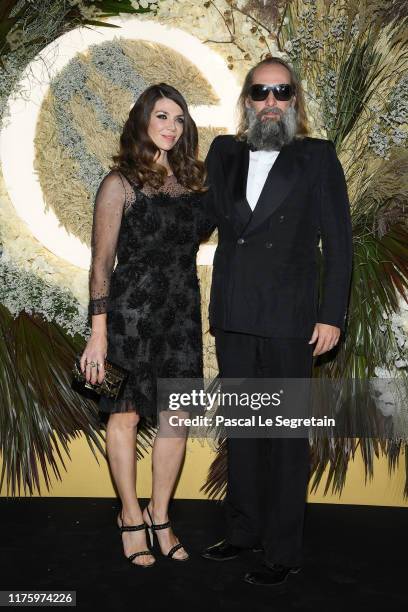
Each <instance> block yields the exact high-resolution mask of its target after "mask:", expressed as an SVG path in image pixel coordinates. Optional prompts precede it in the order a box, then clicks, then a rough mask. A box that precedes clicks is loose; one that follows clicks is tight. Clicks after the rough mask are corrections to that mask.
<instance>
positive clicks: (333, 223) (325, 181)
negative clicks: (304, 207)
mask: <svg viewBox="0 0 408 612" xmlns="http://www.w3.org/2000/svg"><path fill="white" fill-rule="evenodd" d="M325 148H326V151H325V153H324V154H323V167H322V174H321V177H322V178H321V181H320V190H319V191H320V194H319V195H320V208H319V211H320V235H321V240H322V254H323V278H322V281H323V282H322V296H321V299H320V304H319V310H318V317H317V322H318V323H326V324H328V325H335V326H336V327H339V328H340V329H341V330H343V331H344V329H345V324H346V317H347V305H348V299H349V290H350V280H351V271H352V253H353V244H352V226H351V216H350V202H349V198H348V193H347V185H346V180H345V177H344V172H343V168H342V166H341V164H340V161H339V159H338V157H337V154H336V149H335V147H334V144H333V142H331V141H328V142H327V146H326V147H325Z"/></svg>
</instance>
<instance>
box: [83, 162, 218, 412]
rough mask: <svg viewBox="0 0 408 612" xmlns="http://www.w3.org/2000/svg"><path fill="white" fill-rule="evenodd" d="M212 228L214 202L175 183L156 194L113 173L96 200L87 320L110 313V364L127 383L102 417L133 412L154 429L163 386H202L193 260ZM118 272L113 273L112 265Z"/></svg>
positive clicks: (106, 403) (105, 401)
mask: <svg viewBox="0 0 408 612" xmlns="http://www.w3.org/2000/svg"><path fill="white" fill-rule="evenodd" d="M214 227H215V220H214V218H213V215H212V213H211V208H210V198H209V194H206V195H205V194H197V193H195V192H191V191H187V190H186V189H185V188H184V187H183V186H182V185H180V184H179V183H178V181H177V179H176V177H175V176H174V175H172V176H169V177H167V180H166V181H165V184H164V185H163V186H162V187H161V188H160V189H158V190H154V189H152V188H150V187H147V186H145V187H144V188H143V189H139V188H137V187H136V186H135V185H134V184H133V183H132V182H131V181H130V180H128V179H127V178H126V177H125V176H123V175H122V174H121V173H119V172H116V171H112V172H110V173H109V174H108V175H107V176H106V177H105V178H104V179H103V181H102V182H101V185H100V187H99V189H98V193H97V195H96V198H95V208H94V217H93V227H92V240H91V247H92V259H91V266H90V271H89V297H90V300H89V312H90V314H100V313H104V312H106V313H107V332H108V353H107V358H108V359H110V360H111V361H112V362H113V363H116V364H118V365H122V367H124V368H126V369H127V370H129V372H130V375H129V379H128V382H127V384H126V387H125V389H124V392H123V394H122V396H121V398H120V399H119V400H116V401H115V400H112V399H110V398H106V397H101V398H100V401H99V409H100V410H101V411H103V412H109V413H110V412H125V411H136V412H137V413H138V414H140V415H141V416H144V417H146V418H147V419H148V420H150V421H151V422H152V423H153V424H156V423H157V404H156V398H157V396H156V387H157V379H158V378H177V377H179V378H201V377H202V366H203V364H202V335H201V311H200V301H201V300H200V291H199V284H198V278H197V269H196V256H197V251H198V248H199V245H200V242H201V241H202V240H203V239H205V238H207V237H208V236H209V234H210V233H211V232H212V230H213V229H214ZM116 259H117V264H116V267H115V260H116Z"/></svg>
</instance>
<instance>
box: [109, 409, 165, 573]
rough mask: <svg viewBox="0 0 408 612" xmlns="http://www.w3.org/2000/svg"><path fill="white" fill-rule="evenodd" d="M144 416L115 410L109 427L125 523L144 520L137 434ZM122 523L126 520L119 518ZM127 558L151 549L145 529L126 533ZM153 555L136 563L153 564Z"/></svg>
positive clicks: (124, 534)
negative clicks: (139, 496)
mask: <svg viewBox="0 0 408 612" xmlns="http://www.w3.org/2000/svg"><path fill="white" fill-rule="evenodd" d="M139 420H140V417H139V415H138V414H136V412H121V413H114V414H111V415H110V416H109V421H108V424H107V428H106V450H107V454H108V458H109V465H110V468H111V471H112V475H113V478H114V481H115V484H116V487H117V490H118V493H119V496H120V499H121V501H122V509H123V510H122V518H123V525H124V526H125V525H140V523H143V517H142V512H141V509H140V506H139V501H138V499H137V495H136V437H137V425H138V423H139ZM118 525H119V526H121V525H122V523H121V521H120V519H119V517H118ZM122 541H123V547H124V552H125V555H126V556H127V557H129V555H131V554H132V553H134V552H138V551H141V550H146V549H147V542H146V534H145V531H144V530H140V531H125V532H123V533H122ZM153 561H154V557H153V555H141V556H139V557H135V558H134V559H133V561H132V563H135V564H136V565H151V563H152V562H153Z"/></svg>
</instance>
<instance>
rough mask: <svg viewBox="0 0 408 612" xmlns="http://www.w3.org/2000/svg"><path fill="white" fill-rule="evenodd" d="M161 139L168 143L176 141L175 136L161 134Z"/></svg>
mask: <svg viewBox="0 0 408 612" xmlns="http://www.w3.org/2000/svg"><path fill="white" fill-rule="evenodd" d="M162 138H165V139H166V140H168V141H169V142H174V141H175V140H176V137H175V136H165V135H164V134H162Z"/></svg>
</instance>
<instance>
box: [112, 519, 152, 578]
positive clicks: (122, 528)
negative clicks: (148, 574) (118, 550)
mask: <svg viewBox="0 0 408 612" xmlns="http://www.w3.org/2000/svg"><path fill="white" fill-rule="evenodd" d="M119 518H120V521H121V523H122V526H120V525H118V529H119V531H120V535H121V537H122V533H123V532H124V531H141V530H142V529H145V530H146V537H147V536H148V535H149V536H150V533H149V532H148V530H147V529H148V527H147V525H146V523H141V524H140V525H124V524H123V517H122V513H120V515H119ZM142 555H149V556H150V557H153V555H152V553H151V551H150V550H141V551H140V552H135V553H132V554H131V555H129V557H126V559H128V560H129V561H130V563H132V565H134V566H136V567H152V565H154V564H155V563H156V560H154V561H153V563H147V564H144V563H133V559H134V558H135V557H141V556H142ZM153 558H154V557H153Z"/></svg>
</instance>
